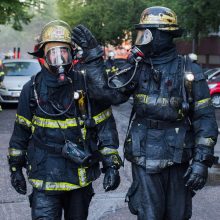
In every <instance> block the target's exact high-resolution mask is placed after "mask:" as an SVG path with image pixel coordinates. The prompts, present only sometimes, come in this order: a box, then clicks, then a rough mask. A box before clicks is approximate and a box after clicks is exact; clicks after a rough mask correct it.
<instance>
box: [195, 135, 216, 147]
mask: <svg viewBox="0 0 220 220" xmlns="http://www.w3.org/2000/svg"><path fill="white" fill-rule="evenodd" d="M196 144H197V145H199V144H201V145H205V146H207V147H213V146H214V145H215V141H214V140H213V139H212V138H204V137H199V138H198V139H197V140H196Z"/></svg>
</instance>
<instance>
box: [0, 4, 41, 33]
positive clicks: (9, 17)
mask: <svg viewBox="0 0 220 220" xmlns="http://www.w3.org/2000/svg"><path fill="white" fill-rule="evenodd" d="M43 3H44V1H42V0H1V1H0V24H2V25H5V24H6V25H7V24H11V25H12V27H13V28H14V29H15V30H22V24H28V23H29V22H30V21H31V18H32V17H33V14H34V11H35V10H39V9H40V6H41V5H42V4H43Z"/></svg>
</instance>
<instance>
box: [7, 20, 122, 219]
mask: <svg viewBox="0 0 220 220" xmlns="http://www.w3.org/2000/svg"><path fill="white" fill-rule="evenodd" d="M91 50H92V51H91ZM74 51H75V48H74V44H73V43H72V41H71V30H70V27H69V25H68V24H67V23H65V22H63V21H60V20H56V21H52V22H50V23H48V24H47V25H46V26H45V27H44V28H43V30H42V33H41V37H40V42H39V46H38V50H37V51H35V52H34V53H32V54H33V55H35V56H37V57H38V58H44V59H45V62H44V64H43V65H42V70H41V71H40V72H39V73H38V74H37V75H36V76H34V77H32V79H31V80H30V81H29V82H28V83H27V84H26V85H25V86H24V88H23V90H22V92H21V95H20V100H19V105H18V109H17V114H16V121H15V125H14V131H13V134H12V137H11V140H10V143H9V156H8V160H9V166H10V171H11V184H12V186H13V187H14V188H15V190H16V191H17V192H18V193H20V194H26V182H25V178H24V176H23V173H22V168H26V169H27V174H28V180H29V183H30V184H31V185H32V186H33V192H32V194H31V195H30V198H29V199H30V206H31V208H32V219H34V220H35V219H56V220H59V219H60V220H61V217H62V210H64V218H65V219H80V220H84V219H86V218H87V216H88V208H89V204H90V201H91V199H92V196H93V194H94V192H93V187H92V182H93V181H94V180H95V179H97V178H98V177H99V176H100V173H101V172H100V168H99V161H102V164H103V169H102V170H103V172H104V173H105V177H104V183H103V185H104V189H105V190H106V191H109V190H114V189H116V188H117V187H118V185H119V183H120V176H119V172H118V169H119V168H120V166H121V159H120V157H119V155H118V151H117V148H118V145H119V143H118V134H117V130H116V126H115V121H114V117H113V115H112V111H111V107H110V106H109V104H108V105H107V104H103V103H102V105H100V103H97V102H96V101H94V100H91V99H90V98H89V94H88V89H87V80H86V77H85V72H95V71H96V64H95V63H94V62H93V59H94V60H96V59H97V53H95V54H94V51H100V47H99V45H98V44H92V45H91V44H89V45H88V50H87V53H86V54H87V56H85V57H84V63H85V64H84V65H82V64H81V69H79V68H78V69H77V71H75V69H73V65H72V61H73V55H74ZM98 54H99V55H100V56H101V55H102V53H98ZM87 61H88V62H89V63H88V64H87Z"/></svg>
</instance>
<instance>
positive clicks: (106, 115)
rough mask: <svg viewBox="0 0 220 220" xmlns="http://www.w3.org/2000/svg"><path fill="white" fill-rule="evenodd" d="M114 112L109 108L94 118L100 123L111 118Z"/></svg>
mask: <svg viewBox="0 0 220 220" xmlns="http://www.w3.org/2000/svg"><path fill="white" fill-rule="evenodd" d="M111 114H112V109H111V108H108V109H106V110H105V111H103V112H101V113H99V114H98V115H96V116H94V117H93V119H94V120H95V123H96V124H99V123H101V122H103V121H104V120H106V119H107V118H109V117H110V116H111Z"/></svg>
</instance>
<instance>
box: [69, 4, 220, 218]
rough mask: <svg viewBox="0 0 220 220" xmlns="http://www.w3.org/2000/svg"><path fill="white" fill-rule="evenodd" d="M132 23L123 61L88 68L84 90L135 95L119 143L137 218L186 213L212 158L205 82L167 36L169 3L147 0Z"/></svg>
mask: <svg viewBox="0 0 220 220" xmlns="http://www.w3.org/2000/svg"><path fill="white" fill-rule="evenodd" d="M135 28H136V30H137V37H136V41H135V45H134V46H133V48H132V50H131V53H132V54H131V56H130V57H129V59H128V62H127V63H126V64H125V66H124V67H121V68H120V70H119V71H118V72H116V73H115V74H114V75H113V76H111V77H110V78H109V79H108V82H106V80H105V77H106V76H105V74H104V73H103V74H99V73H98V72H96V74H88V78H89V79H90V83H91V82H93V85H94V87H93V89H91V93H92V92H93V93H94V94H93V97H94V98H97V99H99V100H101V99H103V101H108V102H109V103H112V104H120V103H122V102H124V101H126V99H128V98H129V96H131V95H132V96H133V98H134V105H133V110H132V113H131V116H130V123H129V128H130V129H129V131H128V134H127V137H126V139H125V145H124V146H125V149H124V152H125V158H126V159H127V160H128V161H130V162H131V164H132V177H133V182H132V185H131V187H130V189H129V190H128V193H127V196H126V201H127V202H128V205H129V209H130V211H131V212H132V213H133V214H135V215H137V216H138V219H141V220H145V219H149V220H165V219H169V220H180V219H181V220H186V219H190V218H191V215H192V196H193V194H195V191H196V190H199V189H202V188H203V187H204V185H205V183H206V180H207V176H208V167H211V166H212V165H213V163H214V162H215V159H216V158H215V157H214V146H215V144H216V140H217V135H218V127H217V123H216V119H215V112H214V108H213V106H212V103H211V99H210V94H209V88H208V85H207V82H206V80H205V78H204V75H203V73H202V69H201V67H200V66H199V65H198V64H196V63H193V62H192V61H191V59H190V58H189V57H188V56H181V55H179V54H178V52H177V50H176V46H175V44H174V42H173V39H174V38H175V37H179V36H181V34H182V30H181V28H180V27H179V25H178V22H177V16H176V14H175V12H174V11H172V10H171V9H169V8H166V7H160V6H154V7H150V8H146V9H145V10H144V11H143V13H142V14H141V19H140V22H139V24H137V25H135ZM74 33H75V34H73V37H74V38H76V41H77V40H78V41H79V39H78V38H77V35H76V33H78V30H77V29H76V30H75V32H74ZM81 41H82V42H83V40H81ZM97 62H98V61H97ZM100 62H101V61H100ZM108 86H109V87H110V88H109V89H108V88H107V87H108ZM131 119H133V120H131ZM131 122H132V123H131Z"/></svg>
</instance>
